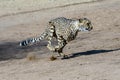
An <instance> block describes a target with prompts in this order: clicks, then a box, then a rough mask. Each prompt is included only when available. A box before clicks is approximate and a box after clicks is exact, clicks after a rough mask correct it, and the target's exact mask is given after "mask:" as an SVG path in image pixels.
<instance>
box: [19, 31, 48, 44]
mask: <svg viewBox="0 0 120 80" xmlns="http://www.w3.org/2000/svg"><path fill="white" fill-rule="evenodd" d="M46 37H47V34H46V32H44V33H43V34H41V35H40V37H37V38H29V39H27V40H23V41H22V42H20V44H19V45H20V46H27V45H29V44H34V43H37V42H40V41H41V40H44V39H45V38H46Z"/></svg>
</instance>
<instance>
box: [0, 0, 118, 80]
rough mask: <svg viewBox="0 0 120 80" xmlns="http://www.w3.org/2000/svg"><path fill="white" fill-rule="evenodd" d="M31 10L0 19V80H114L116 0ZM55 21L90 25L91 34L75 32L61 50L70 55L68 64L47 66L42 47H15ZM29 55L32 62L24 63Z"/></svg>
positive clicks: (116, 22)
mask: <svg viewBox="0 0 120 80" xmlns="http://www.w3.org/2000/svg"><path fill="white" fill-rule="evenodd" d="M5 1H7V0H5ZM15 1H16V0H15ZM37 9H38V8H36V10H35V8H34V9H31V11H29V12H27V13H26V12H25V13H24V12H23V13H21V12H20V13H19V12H17V13H18V14H13V15H11V13H6V12H4V14H5V15H4V16H3V13H2V14H1V16H2V17H0V80H120V1H119V0H103V1H99V2H93V3H84V4H74V5H69V6H62V7H56V8H55V7H54V8H51V9H46V10H40V11H38V10H37ZM32 10H33V11H32ZM23 11H24V10H23ZM6 14H7V15H6ZM9 14H10V15H9ZM60 16H63V17H67V18H81V17H86V18H89V19H90V20H91V21H92V23H93V25H94V29H93V31H91V32H80V33H79V34H78V36H77V38H76V39H75V40H74V41H72V42H70V43H69V44H68V45H67V46H66V47H65V49H64V53H66V54H72V56H71V57H70V58H69V59H65V60H61V59H59V58H58V59H57V60H55V61H50V60H49V57H50V56H51V55H52V53H51V52H49V50H48V49H47V48H46V42H45V41H42V42H40V43H39V44H35V45H33V46H28V47H24V48H21V47H19V45H18V43H19V42H20V41H21V40H24V39H26V38H29V37H35V36H39V35H40V34H41V33H42V32H43V31H44V29H45V27H46V24H47V22H48V21H49V20H50V19H53V18H56V17H60ZM30 54H34V55H35V57H36V59H35V60H32V61H29V60H27V58H26V56H27V55H30ZM54 54H55V53H54ZM55 55H56V54H55Z"/></svg>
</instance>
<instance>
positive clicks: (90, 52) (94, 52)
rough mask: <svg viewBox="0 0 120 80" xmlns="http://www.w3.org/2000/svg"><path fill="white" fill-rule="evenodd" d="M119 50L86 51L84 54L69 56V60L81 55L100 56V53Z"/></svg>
mask: <svg viewBox="0 0 120 80" xmlns="http://www.w3.org/2000/svg"><path fill="white" fill-rule="evenodd" d="M118 50H120V48H119V49H113V50H90V51H86V52H78V53H73V54H72V55H71V56H69V58H75V57H79V56H82V55H86V56H87V55H93V54H101V53H108V52H113V51H118Z"/></svg>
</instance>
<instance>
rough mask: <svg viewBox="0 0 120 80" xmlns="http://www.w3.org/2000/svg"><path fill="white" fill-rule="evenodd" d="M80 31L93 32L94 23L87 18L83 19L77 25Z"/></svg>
mask: <svg viewBox="0 0 120 80" xmlns="http://www.w3.org/2000/svg"><path fill="white" fill-rule="evenodd" d="M77 29H78V31H91V30H92V29H93V26H92V23H91V21H90V20H89V19H87V18H81V19H79V20H78V24H77Z"/></svg>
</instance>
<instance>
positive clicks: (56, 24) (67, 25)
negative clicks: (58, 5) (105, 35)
mask: <svg viewBox="0 0 120 80" xmlns="http://www.w3.org/2000/svg"><path fill="white" fill-rule="evenodd" d="M92 29H93V26H92V24H91V21H90V20H88V19H87V18H80V19H67V18H64V17H59V18H55V19H52V20H50V21H49V23H48V26H47V28H46V30H45V31H44V33H43V34H41V35H40V37H37V38H30V39H27V40H24V41H22V42H20V46H26V45H29V44H33V43H36V42H39V41H41V40H47V41H48V45H47V48H48V49H50V51H55V52H58V53H59V55H63V57H65V55H64V54H63V48H64V47H65V46H66V44H67V43H68V42H70V41H72V40H74V39H75V38H76V36H77V34H78V32H79V31H91V30H92ZM53 38H56V40H57V41H58V45H56V46H55V47H54V46H52V44H51V41H52V39H53Z"/></svg>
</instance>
